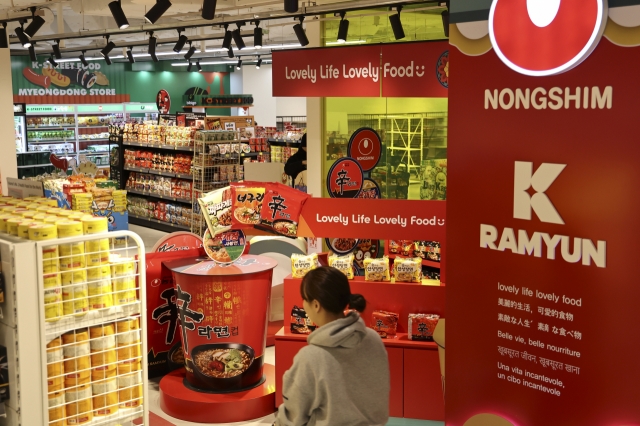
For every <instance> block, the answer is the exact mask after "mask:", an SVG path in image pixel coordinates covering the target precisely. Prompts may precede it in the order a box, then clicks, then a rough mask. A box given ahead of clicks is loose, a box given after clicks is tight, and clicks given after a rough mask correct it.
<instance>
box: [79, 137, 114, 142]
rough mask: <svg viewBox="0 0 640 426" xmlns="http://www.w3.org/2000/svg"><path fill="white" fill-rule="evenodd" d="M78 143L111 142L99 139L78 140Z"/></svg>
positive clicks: (107, 139)
mask: <svg viewBox="0 0 640 426" xmlns="http://www.w3.org/2000/svg"><path fill="white" fill-rule="evenodd" d="M78 142H111V140H109V138H100V139H78Z"/></svg>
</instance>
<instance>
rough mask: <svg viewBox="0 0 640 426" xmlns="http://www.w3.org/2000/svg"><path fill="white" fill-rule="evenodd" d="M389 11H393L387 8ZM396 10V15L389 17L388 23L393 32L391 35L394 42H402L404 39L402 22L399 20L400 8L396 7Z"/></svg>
mask: <svg viewBox="0 0 640 426" xmlns="http://www.w3.org/2000/svg"><path fill="white" fill-rule="evenodd" d="M389 10H393V8H389ZM396 10H397V11H398V13H394V14H393V15H389V22H390V23H391V29H392V30H393V35H394V36H395V38H396V40H402V39H403V38H404V28H402V21H401V20H400V11H402V6H398V7H397V9H396Z"/></svg>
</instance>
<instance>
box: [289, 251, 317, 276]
mask: <svg viewBox="0 0 640 426" xmlns="http://www.w3.org/2000/svg"><path fill="white" fill-rule="evenodd" d="M317 267H318V255H317V254H316V253H313V254H310V255H308V256H305V255H303V254H292V255H291V277H292V278H303V277H304V276H305V275H307V272H309V271H311V270H312V269H316V268H317Z"/></svg>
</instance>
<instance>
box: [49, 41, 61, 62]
mask: <svg viewBox="0 0 640 426" xmlns="http://www.w3.org/2000/svg"><path fill="white" fill-rule="evenodd" d="M51 47H52V48H53V56H55V58H56V59H62V53H61V52H60V40H56V42H55V44H54V45H53V46H51Z"/></svg>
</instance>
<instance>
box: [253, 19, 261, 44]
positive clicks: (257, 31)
mask: <svg viewBox="0 0 640 426" xmlns="http://www.w3.org/2000/svg"><path fill="white" fill-rule="evenodd" d="M259 25H260V21H256V27H255V28H254V29H253V47H254V48H256V49H262V28H260V27H259Z"/></svg>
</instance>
